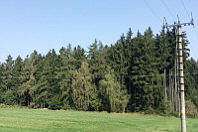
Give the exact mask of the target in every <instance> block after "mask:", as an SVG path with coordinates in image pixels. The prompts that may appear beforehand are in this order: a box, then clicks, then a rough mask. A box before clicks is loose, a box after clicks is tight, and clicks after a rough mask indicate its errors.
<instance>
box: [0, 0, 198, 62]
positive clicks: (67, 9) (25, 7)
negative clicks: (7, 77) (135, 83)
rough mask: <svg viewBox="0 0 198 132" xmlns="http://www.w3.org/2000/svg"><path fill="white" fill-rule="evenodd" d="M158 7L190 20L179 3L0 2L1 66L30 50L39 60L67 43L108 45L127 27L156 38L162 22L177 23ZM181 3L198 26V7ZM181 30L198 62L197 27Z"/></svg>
mask: <svg viewBox="0 0 198 132" xmlns="http://www.w3.org/2000/svg"><path fill="white" fill-rule="evenodd" d="M145 1H147V4H146V3H145ZM161 1H164V2H165V3H166V5H167V6H168V8H169V9H170V11H171V12H172V14H173V15H174V17H176V14H179V16H180V17H181V20H182V21H185V22H186V21H188V20H189V19H188V17H187V14H186V12H185V10H184V7H183V6H182V3H181V1H182V0H1V1H0V61H1V62H2V61H4V60H5V58H6V57H7V56H8V55H9V54H11V55H12V56H13V57H14V58H15V57H16V56H18V55H21V56H22V57H23V58H24V57H25V56H26V55H27V54H30V53H31V52H32V51H33V50H37V51H38V52H40V53H42V54H46V53H47V52H48V51H49V50H50V49H52V48H54V49H56V50H57V51H58V50H59V49H60V48H61V47H62V46H66V45H67V44H68V43H71V44H72V45H73V46H76V45H77V44H79V45H81V46H82V47H84V48H87V47H88V46H89V45H90V44H91V43H92V42H93V41H94V39H95V38H97V39H99V40H101V41H102V42H103V43H105V44H112V43H114V42H116V40H117V39H119V37H120V35H121V33H126V32H127V30H128V28H129V27H131V28H132V30H133V32H134V33H136V32H137V30H138V29H139V30H140V31H141V32H143V31H144V30H145V29H146V28H147V27H148V26H151V27H152V29H153V30H154V33H158V32H159V31H160V30H161V26H162V20H163V17H166V18H167V21H168V22H169V23H170V24H171V23H173V22H174V20H175V19H176V18H173V17H172V16H171V15H170V13H169V12H168V11H167V7H166V6H165V5H164V4H163V2H161ZM183 1H184V3H185V4H186V8H187V10H188V11H189V12H190V11H192V12H193V16H194V17H195V22H196V23H198V8H197V7H198V1H197V0H183ZM148 5H149V6H148ZM150 8H152V9H150ZM151 10H152V11H151ZM184 30H186V31H187V35H188V39H189V41H190V42H191V44H190V46H189V48H190V50H191V56H192V57H194V58H196V59H198V53H197V52H198V36H196V35H198V25H195V29H193V28H192V27H188V28H184ZM195 30H196V32H195Z"/></svg>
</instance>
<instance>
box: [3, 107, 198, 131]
mask: <svg viewBox="0 0 198 132" xmlns="http://www.w3.org/2000/svg"><path fill="white" fill-rule="evenodd" d="M187 124H188V126H187V128H188V131H189V132H197V131H198V119H188V120H187ZM7 131H8V132H17V131H18V132H31V131H34V132H41V131H42V132H43V131H48V132H57V131H64V132H110V131H113V132H161V131H169V132H177V131H178V132H179V131H180V119H179V118H176V117H163V116H156V115H141V114H137V113H128V114H117V113H112V114H109V113H106V112H77V111H64V110H59V111H53V110H47V109H25V108H3V109H0V132H7Z"/></svg>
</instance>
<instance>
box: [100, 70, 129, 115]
mask: <svg viewBox="0 0 198 132" xmlns="http://www.w3.org/2000/svg"><path fill="white" fill-rule="evenodd" d="M99 86H100V91H101V96H102V98H103V99H102V102H103V104H106V107H105V108H106V109H107V111H109V112H125V109H126V106H127V103H128V100H129V95H128V94H127V91H126V89H125V88H124V87H123V86H122V85H121V84H120V83H119V82H118V81H117V80H116V78H115V75H114V73H113V72H112V71H111V72H109V73H108V74H106V75H105V78H104V79H103V80H101V81H100V83H99Z"/></svg>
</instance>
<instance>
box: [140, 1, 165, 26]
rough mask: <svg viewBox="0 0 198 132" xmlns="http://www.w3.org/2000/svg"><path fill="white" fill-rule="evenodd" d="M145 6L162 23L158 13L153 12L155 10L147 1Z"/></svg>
mask: <svg viewBox="0 0 198 132" xmlns="http://www.w3.org/2000/svg"><path fill="white" fill-rule="evenodd" d="M143 1H144V3H145V5H146V6H147V7H148V9H149V10H150V12H151V13H152V14H153V16H155V17H156V19H157V20H158V21H159V22H160V23H161V22H162V20H161V18H160V17H159V16H158V15H157V13H155V11H154V10H153V8H152V7H151V6H150V5H149V3H148V2H147V0H143Z"/></svg>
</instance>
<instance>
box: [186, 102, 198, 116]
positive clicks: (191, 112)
mask: <svg viewBox="0 0 198 132" xmlns="http://www.w3.org/2000/svg"><path fill="white" fill-rule="evenodd" d="M186 116H188V117H198V109H197V107H196V105H195V104H194V103H193V102H192V101H191V100H187V101H186Z"/></svg>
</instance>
